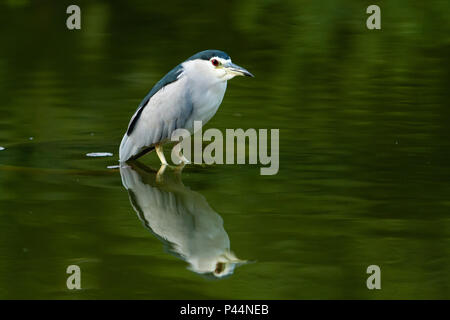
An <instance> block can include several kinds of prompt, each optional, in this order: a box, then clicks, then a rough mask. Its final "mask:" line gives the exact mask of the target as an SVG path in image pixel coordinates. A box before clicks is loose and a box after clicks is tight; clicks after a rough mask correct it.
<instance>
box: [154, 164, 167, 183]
mask: <svg viewBox="0 0 450 320" xmlns="http://www.w3.org/2000/svg"><path fill="white" fill-rule="evenodd" d="M166 168H167V165H166V164H163V165H161V167H160V168H159V170H158V172H157V173H156V182H157V183H159V184H163V183H164V178H163V176H164V171H166Z"/></svg>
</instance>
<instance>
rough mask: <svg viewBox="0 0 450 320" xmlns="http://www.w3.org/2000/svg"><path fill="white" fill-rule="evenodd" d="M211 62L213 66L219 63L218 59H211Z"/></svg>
mask: <svg viewBox="0 0 450 320" xmlns="http://www.w3.org/2000/svg"><path fill="white" fill-rule="evenodd" d="M211 63H212V64H213V66H214V67H217V66H218V65H219V61H217V60H216V59H212V60H211Z"/></svg>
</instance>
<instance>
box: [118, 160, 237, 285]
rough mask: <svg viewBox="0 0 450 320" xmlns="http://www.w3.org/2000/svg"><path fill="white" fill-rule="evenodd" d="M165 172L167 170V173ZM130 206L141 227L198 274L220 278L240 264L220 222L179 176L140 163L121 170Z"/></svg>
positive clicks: (202, 199)
mask: <svg viewBox="0 0 450 320" xmlns="http://www.w3.org/2000/svg"><path fill="white" fill-rule="evenodd" d="M166 171H167V170H166ZM120 174H121V176H122V183H123V186H124V187H125V188H126V189H127V190H128V194H129V197H130V202H131V205H132V206H133V208H134V210H135V211H136V212H137V214H138V216H139V218H140V219H141V220H142V221H143V223H144V225H145V226H146V227H147V228H149V229H150V231H152V232H153V233H154V234H156V235H157V236H158V237H160V238H161V239H162V240H163V241H164V242H168V244H169V248H170V250H171V251H172V252H173V253H175V254H176V255H177V256H179V257H181V258H182V259H183V260H185V261H186V262H188V263H189V265H190V266H189V269H190V270H192V271H194V272H196V273H200V274H212V275H214V276H216V277H223V276H226V275H230V274H232V273H233V270H234V268H235V266H236V265H237V264H242V263H244V262H245V261H242V260H239V259H238V258H237V257H236V256H235V255H234V253H233V252H232V251H230V239H229V238H228V234H227V233H226V231H225V229H224V228H223V220H222V218H221V216H220V215H219V214H217V212H215V211H214V210H213V209H212V208H211V207H210V206H209V204H208V202H207V201H206V199H205V197H203V196H202V195H201V194H200V193H198V192H195V191H192V190H191V189H189V188H188V187H186V186H184V185H183V183H182V181H181V174H180V173H178V174H176V173H170V172H166V173H164V175H160V174H158V175H156V173H155V172H153V171H152V170H151V169H150V168H148V167H145V166H143V165H142V164H140V163H137V162H135V163H133V164H131V166H125V167H121V168H120Z"/></svg>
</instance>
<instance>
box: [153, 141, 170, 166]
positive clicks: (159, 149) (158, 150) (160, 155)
mask: <svg viewBox="0 0 450 320" xmlns="http://www.w3.org/2000/svg"><path fill="white" fill-rule="evenodd" d="M155 149H156V154H157V155H158V158H159V160H161V164H162V165H163V166H167V165H168V163H167V161H166V158H165V157H164V152H163V146H162V144H157V145H156V146H155Z"/></svg>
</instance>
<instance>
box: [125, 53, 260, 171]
mask: <svg viewBox="0 0 450 320" xmlns="http://www.w3.org/2000/svg"><path fill="white" fill-rule="evenodd" d="M235 76H250V77H253V75H252V74H251V73H250V72H248V71H247V70H245V69H244V68H242V67H240V66H238V65H235V64H234V63H232V62H231V59H230V57H229V56H228V55H227V54H226V53H225V52H223V51H219V50H206V51H202V52H199V53H197V54H195V55H193V56H192V57H190V58H189V59H187V60H186V61H184V62H182V63H181V64H179V65H178V66H176V67H175V68H173V69H172V70H171V71H170V72H169V73H168V74H166V75H165V76H164V78H162V79H161V80H159V81H158V82H157V83H156V84H155V86H154V87H153V88H152V90H151V91H150V92H149V94H147V96H146V97H145V98H144V100H143V101H142V102H141V104H140V105H139V107H138V109H137V110H136V112H135V114H134V115H133V117H132V118H131V121H130V124H129V125H128V130H127V132H126V133H125V135H124V136H123V139H122V142H121V144H120V150H119V157H120V162H121V163H123V162H126V161H128V160H132V159H137V158H139V157H141V156H143V155H144V154H146V153H148V152H150V151H153V150H155V149H156V153H157V154H158V157H159V159H160V160H161V163H162V164H163V165H167V161H166V159H165V157H164V153H163V149H162V145H163V144H164V143H166V142H169V141H170V138H171V135H172V133H173V132H174V131H175V130H176V129H186V130H188V131H189V132H190V133H191V134H192V133H193V130H194V121H201V122H202V124H203V125H204V124H205V123H206V122H208V121H209V120H210V119H211V118H212V117H213V116H214V114H215V113H216V111H217V109H218V108H219V106H220V104H221V102H222V99H223V96H224V94H225V90H226V88H227V81H228V80H230V79H232V78H234V77H235ZM180 159H181V160H182V161H183V162H184V163H187V162H188V160H187V159H186V158H185V157H184V156H182V155H180Z"/></svg>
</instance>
